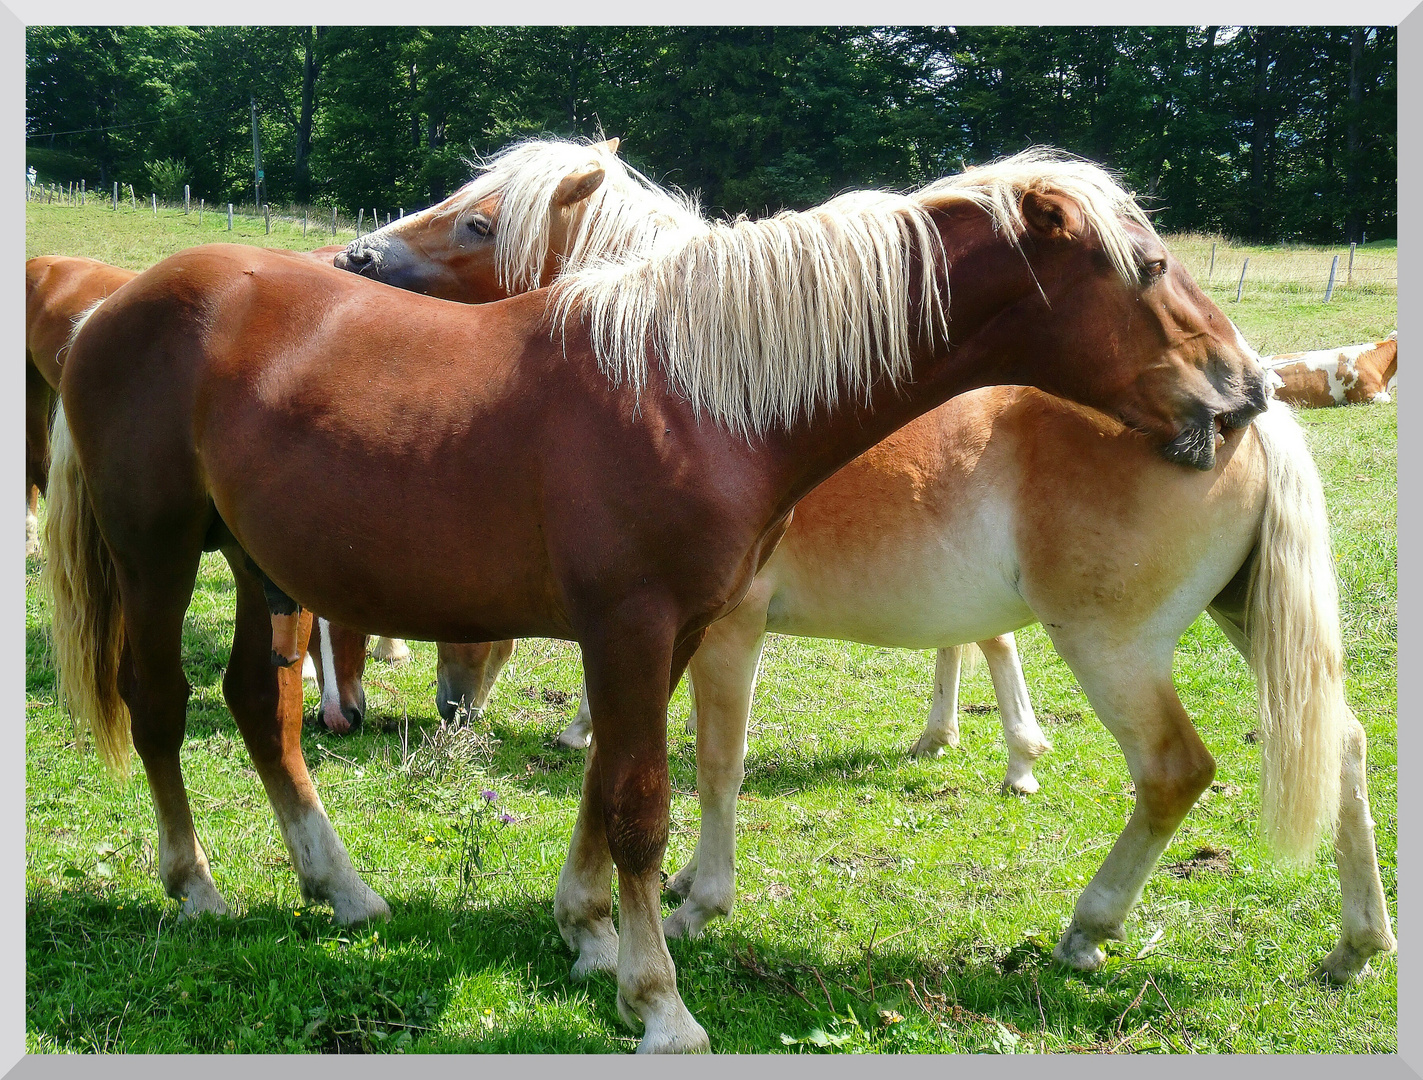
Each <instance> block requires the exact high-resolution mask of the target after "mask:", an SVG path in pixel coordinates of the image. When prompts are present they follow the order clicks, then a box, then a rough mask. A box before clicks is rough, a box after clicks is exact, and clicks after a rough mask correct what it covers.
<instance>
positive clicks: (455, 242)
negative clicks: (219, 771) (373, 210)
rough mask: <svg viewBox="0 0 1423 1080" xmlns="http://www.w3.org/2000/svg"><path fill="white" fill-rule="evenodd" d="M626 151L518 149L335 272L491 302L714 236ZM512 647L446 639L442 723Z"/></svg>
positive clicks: (558, 144) (548, 145)
mask: <svg viewBox="0 0 1423 1080" xmlns="http://www.w3.org/2000/svg"><path fill="white" fill-rule="evenodd" d="M618 145H619V140H618V139H608V140H607V141H605V142H596V143H588V142H577V141H571V140H564V139H528V140H525V141H522V142H518V143H515V144H513V145H512V146H509V147H506V148H505V149H503V150H501V151H500V152H499V153H497V154H495V155H494V156H493V157H492V158H489V159H488V160H485V161H483V162H481V163H480V165H479V169H480V175H479V176H477V177H475V179H473V180H471V181H470V182H469V183H468V184H466V185H464V187H462V188H460V189H459V190H458V191H456V192H455V193H454V194H453V195H451V196H450V197H449V198H447V199H445V200H444V201H443V202H440V203H437V204H436V205H434V206H432V207H430V208H429V209H426V210H422V211H420V212H419V213H415V214H410V215H408V216H406V217H403V218H400V219H398V220H396V221H393V222H391V223H390V224H389V225H386V226H384V227H383V228H380V229H377V230H375V231H374V232H371V233H367V234H366V235H365V236H360V237H357V238H356V239H355V240H353V241H351V243H350V244H349V245H348V246H347V247H346V249H345V250H344V251H343V252H341V254H339V255H337V256H336V259H335V265H336V266H338V267H340V268H341V269H343V270H350V271H351V272H352V273H357V274H361V275H363V276H365V277H369V278H372V279H373V280H376V281H383V282H385V283H386V284H387V285H394V286H396V287H397V288H401V289H408V290H410V291H411V292H418V293H423V294H425V295H427V296H438V297H440V298H441V299H443V300H456V301H459V302H461V303H466V304H483V303H488V302H489V301H492V300H500V299H503V298H505V297H509V296H513V295H515V294H517V293H522V292H527V291H529V290H530V289H534V288H539V287H541V286H545V285H549V284H551V283H552V282H553V281H555V280H556V279H557V278H558V277H559V276H560V275H562V274H567V273H571V272H573V271H575V270H577V269H579V268H581V267H583V266H585V265H587V264H588V263H589V262H591V261H592V260H595V259H600V258H604V257H606V256H609V255H623V256H629V255H633V254H637V253H647V252H650V251H651V250H652V249H653V248H654V247H655V246H656V244H657V243H658V242H659V240H660V239H661V238H662V237H663V236H664V235H667V234H669V233H675V234H678V235H687V234H690V233H696V232H701V231H704V230H705V228H706V225H705V223H704V222H703V221H702V218H701V216H700V214H698V213H697V211H696V208H695V205H694V204H693V202H692V201H691V200H690V199H688V198H687V197H686V196H685V195H683V194H681V193H680V192H671V191H667V190H665V189H663V188H661V187H659V186H658V185H656V184H654V183H652V181H650V180H648V179H647V177H645V176H643V175H642V174H641V173H639V172H638V171H637V170H636V169H634V168H632V167H631V166H629V165H628V164H627V163H626V162H625V161H623V160H622V159H621V158H619V157H618V156H617V151H618ZM330 637H331V639H332V642H333V647H334V650H335V653H336V656H337V659H338V663H340V660H341V657H343V656H345V657H347V658H351V659H350V662H349V663H347V664H346V665H345V670H346V671H348V672H349V671H353V670H354V659H353V658H354V657H355V656H356V654H357V651H358V650H359V649H361V648H362V646H361V645H360V644H358V643H357V641H356V637H357V635H355V634H354V632H353V631H349V630H345V629H343V628H341V627H339V626H332V627H331V628H330ZM360 637H361V641H364V636H363V635H361V636H360ZM513 649H514V643H513V642H512V641H503V642H498V643H497V647H495V648H490V647H489V646H488V645H487V644H482V643H481V644H475V645H459V644H454V643H451V642H441V643H440V645H439V652H438V656H439V662H438V667H437V691H436V695H435V706H436V708H437V709H438V710H439V713H440V716H441V717H442V718H444V719H445V720H452V719H454V717H455V715H456V713H457V712H458V711H459V710H460V709H462V708H463V709H467V710H468V711H469V713H470V715H476V716H477V715H479V713H481V712H482V711H483V709H484V705H485V702H486V701H487V700H488V698H489V693H490V691H491V690H492V689H493V685H494V680H495V678H496V677H497V675H498V671H499V667H500V666H501V665H502V664H503V662H504V660H506V659H507V658H508V656H509V655H510V654H511V653H512V652H513ZM374 651H375V655H376V656H377V657H379V658H381V659H387V660H391V661H393V662H400V661H401V660H404V659H405V658H406V657H408V656H409V654H410V653H409V649H408V648H407V647H406V645H405V643H404V642H403V641H401V640H399V639H398V638H381V639H380V640H379V641H377V643H376V646H375V650H374ZM491 663H492V664H494V667H492V668H491V667H490V666H489V665H490V664H491ZM338 693H339V696H340V698H341V699H342V700H343V701H346V702H348V703H351V702H354V701H355V700H356V699H358V698H359V699H360V700H362V701H363V700H364V697H365V694H364V691H363V690H362V689H361V687H360V685H359V682H357V683H355V684H354V685H353V684H351V683H350V682H343V684H342V685H341V686H340V688H339V690H338ZM348 711H349V705H348V710H347V712H348ZM321 715H322V723H324V724H325V725H326V726H327V727H328V728H329V729H330V730H331V731H333V732H334V733H336V734H344V733H345V732H346V731H347V730H349V727H347V726H345V725H344V724H343V719H342V717H343V712H342V711H335V710H327V709H323V711H322V714H321Z"/></svg>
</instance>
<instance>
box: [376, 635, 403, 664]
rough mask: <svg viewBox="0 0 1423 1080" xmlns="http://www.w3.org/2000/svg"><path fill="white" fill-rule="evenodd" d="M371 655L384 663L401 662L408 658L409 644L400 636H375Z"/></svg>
mask: <svg viewBox="0 0 1423 1080" xmlns="http://www.w3.org/2000/svg"><path fill="white" fill-rule="evenodd" d="M371 655H372V656H374V657H375V658H376V659H377V660H379V661H381V662H382V663H385V664H403V663H405V661H407V660H409V659H410V646H409V645H407V644H405V642H404V641H402V640H401V639H400V638H392V637H380V638H376V643H375V645H374V647H372V649H371Z"/></svg>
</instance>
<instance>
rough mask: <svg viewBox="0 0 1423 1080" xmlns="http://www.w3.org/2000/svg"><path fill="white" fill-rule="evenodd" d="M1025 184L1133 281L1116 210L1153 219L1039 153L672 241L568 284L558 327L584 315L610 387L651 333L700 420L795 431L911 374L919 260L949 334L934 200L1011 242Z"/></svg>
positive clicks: (561, 293) (1080, 165) (636, 367)
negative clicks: (1049, 198)
mask: <svg viewBox="0 0 1423 1080" xmlns="http://www.w3.org/2000/svg"><path fill="white" fill-rule="evenodd" d="M1029 190H1034V191H1041V192H1044V193H1058V194H1062V195H1066V196H1068V197H1069V198H1072V199H1073V200H1075V201H1076V202H1077V203H1078V204H1079V205H1080V207H1081V209H1082V213H1083V216H1084V218H1085V219H1086V221H1087V223H1088V224H1089V225H1090V226H1091V227H1092V229H1093V230H1094V231H1095V232H1096V234H1097V236H1098V237H1099V238H1100V240H1101V243H1102V245H1103V247H1104V249H1105V250H1106V252H1107V254H1108V256H1109V257H1110V258H1111V259H1112V261H1113V263H1114V265H1115V266H1116V268H1117V270H1118V272H1119V273H1121V274H1122V276H1123V277H1124V278H1125V279H1127V280H1136V277H1137V268H1136V260H1135V257H1134V255H1133V252H1132V245H1131V241H1130V238H1129V236H1128V234H1127V232H1126V230H1125V228H1124V227H1123V219H1127V220H1130V221H1133V222H1135V223H1136V224H1138V225H1141V226H1143V227H1144V228H1146V229H1148V230H1149V229H1150V228H1151V225H1150V223H1149V222H1148V221H1147V219H1146V217H1145V215H1144V214H1143V213H1142V211H1141V210H1140V208H1139V207H1137V205H1136V204H1135V202H1134V201H1133V200H1132V198H1131V196H1130V195H1128V194H1127V193H1126V192H1125V191H1124V190H1123V189H1122V188H1121V187H1120V186H1119V185H1118V184H1117V183H1116V181H1114V180H1113V179H1112V178H1111V177H1110V176H1109V175H1108V174H1107V173H1106V172H1105V171H1104V170H1103V169H1101V168H1099V167H1098V166H1096V165H1093V164H1091V163H1090V162H1086V161H1082V160H1080V159H1078V158H1073V157H1069V156H1067V155H1064V154H1059V153H1054V152H1049V151H1044V150H1032V151H1028V152H1025V153H1022V154H1018V155H1016V156H1014V157H1011V158H1007V159H1005V160H1003V161H1000V162H996V163H994V164H991V165H985V166H981V167H979V168H975V169H970V170H968V171H967V172H965V173H963V174H962V175H960V176H955V177H950V178H947V179H944V180H939V181H936V182H935V183H932V184H930V185H929V186H927V187H925V188H922V189H921V190H919V191H917V192H914V193H912V194H910V195H896V194H891V193H888V192H875V191H863V192H852V193H849V194H846V195H841V196H839V197H837V198H834V199H831V200H830V201H829V202H827V203H825V204H824V205H822V206H819V207H816V208H815V209H813V210H808V211H805V212H802V213H795V212H790V211H787V212H783V213H780V214H777V215H776V216H774V217H772V218H769V219H767V220H764V221H749V220H747V219H746V218H744V217H741V218H737V219H736V220H735V221H732V222H729V223H725V224H721V223H717V224H709V225H706V226H705V227H703V228H701V229H698V230H691V231H688V232H683V233H679V234H676V235H670V234H664V235H663V236H662V238H661V240H660V245H659V246H660V247H661V250H660V251H658V252H655V253H654V254H652V255H651V256H650V257H645V258H642V259H641V260H640V261H639V260H638V258H637V257H636V256H628V255H623V256H621V257H619V256H613V257H610V258H604V259H600V260H595V261H590V263H589V264H588V265H587V266H586V267H585V268H584V269H581V270H579V271H577V272H576V273H571V274H569V275H568V276H566V277H565V278H563V279H562V281H561V282H560V283H559V285H558V286H557V289H558V292H557V299H556V307H555V320H554V322H555V325H556V326H561V325H564V323H565V320H567V319H568V318H569V317H570V316H572V315H574V314H575V313H576V314H578V315H580V316H581V317H583V318H585V319H586V320H587V323H588V326H589V330H590V332H591V335H592V340H593V347H594V350H595V353H596V355H597V357H598V361H599V363H600V364H601V366H602V367H603V369H604V370H605V371H606V372H607V373H608V375H609V376H610V377H611V378H612V379H614V380H615V381H618V382H621V381H624V380H626V381H627V382H629V383H631V384H632V385H633V386H636V387H641V386H642V384H643V383H644V382H645V381H646V378H647V353H648V350H647V345H648V343H649V342H650V343H651V344H652V346H653V347H654V349H655V350H656V352H657V353H658V355H659V356H660V357H661V363H662V366H663V370H664V373H665V375H666V377H667V379H668V382H669V383H670V385H671V387H672V389H673V390H674V392H677V393H680V394H682V395H684V396H685V397H686V398H687V399H688V400H689V401H690V402H691V404H692V406H693V408H694V409H695V410H697V412H698V413H699V414H700V412H701V411H702V410H706V411H707V412H709V413H711V415H712V416H713V417H714V418H715V419H716V420H717V421H719V422H720V423H722V424H725V425H726V426H727V427H729V428H731V429H732V430H734V431H737V432H739V433H741V434H743V435H746V436H750V435H753V434H756V433H760V432H764V431H767V430H768V429H770V428H773V427H788V426H790V425H792V424H794V423H795V422H797V421H798V420H800V419H803V418H806V417H808V416H810V415H811V414H813V413H815V412H816V411H818V410H821V409H829V408H833V407H834V406H835V405H836V404H838V403H839V402H840V400H841V398H842V397H843V396H844V395H846V394H847V393H848V394H849V395H851V396H852V397H853V398H855V399H857V400H861V401H863V400H865V399H866V398H867V396H868V393H869V390H870V387H871V386H872V385H873V384H874V383H875V382H876V381H877V380H880V379H885V380H888V381H889V382H890V383H891V384H894V383H897V382H899V381H900V380H902V379H904V378H905V377H906V376H907V375H908V373H909V370H910V343H911V342H910V339H911V336H912V330H911V327H910V322H909V301H910V297H909V291H910V278H911V274H910V267H911V265H912V263H913V262H914V261H915V260H917V261H918V262H919V264H920V265H921V266H924V267H926V268H928V272H926V273H923V274H921V275H920V281H921V291H920V296H919V298H918V299H919V308H920V311H921V313H922V317H921V321H920V327H919V333H920V335H921V336H922V337H923V338H924V339H925V340H938V341H942V340H945V339H946V338H947V333H948V329H947V312H948V280H947V275H946V268H945V265H944V253H943V248H942V243H941V241H940V239H939V234H938V232H937V230H936V229H935V228H934V226H933V224H932V223H931V221H930V217H929V210H930V209H932V208H935V207H942V206H946V205H948V204H951V203H955V202H964V201H966V202H971V203H973V204H974V205H976V206H980V207H982V208H983V209H984V211H985V212H987V213H988V214H989V215H990V216H991V217H992V219H993V221H994V224H995V226H996V227H997V228H999V229H1001V230H1002V231H1003V232H1005V233H1007V234H1008V235H1009V236H1010V237H1011V238H1012V239H1013V241H1014V242H1015V243H1016V242H1017V238H1018V237H1020V236H1021V235H1022V232H1023V229H1024V228H1025V225H1024V222H1023V219H1022V214H1021V210H1020V204H1021V200H1022V196H1023V194H1024V193H1025V192H1027V191H1029Z"/></svg>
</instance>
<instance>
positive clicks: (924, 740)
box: [909, 731, 959, 758]
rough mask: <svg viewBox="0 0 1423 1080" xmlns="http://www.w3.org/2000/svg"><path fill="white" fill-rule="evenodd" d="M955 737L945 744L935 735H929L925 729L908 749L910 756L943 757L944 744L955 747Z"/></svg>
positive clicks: (956, 742) (956, 741) (956, 743)
mask: <svg viewBox="0 0 1423 1080" xmlns="http://www.w3.org/2000/svg"><path fill="white" fill-rule="evenodd" d="M958 744H959V743H958V740H957V739H951V740H950V741H949V742H948V743H947V744H946V743H944V742H943V741H942V740H940V739H939V738H938V737H937V736H934V735H930V734H929V733H928V732H927V731H926V732H924V734H923V735H920V736H919V741H918V742H917V743H915V744H914V745H913V746H912V747H910V749H909V756H910V757H930V758H936V757H943V756H944V747H945V745H948V746H953V747H955V748H957V746H958Z"/></svg>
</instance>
